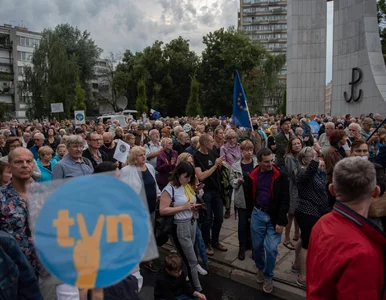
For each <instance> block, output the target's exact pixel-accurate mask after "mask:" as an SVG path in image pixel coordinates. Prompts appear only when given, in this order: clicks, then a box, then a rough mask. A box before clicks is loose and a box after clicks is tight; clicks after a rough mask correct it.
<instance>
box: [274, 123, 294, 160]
mask: <svg viewBox="0 0 386 300" xmlns="http://www.w3.org/2000/svg"><path fill="white" fill-rule="evenodd" d="M293 135H294V134H293V131H292V129H291V118H286V119H281V120H280V132H279V133H278V134H277V135H276V136H275V142H276V166H277V167H285V159H284V155H285V151H286V149H287V145H288V141H289V140H290V138H291V137H292V136H293Z"/></svg>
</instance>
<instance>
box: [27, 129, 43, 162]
mask: <svg viewBox="0 0 386 300" xmlns="http://www.w3.org/2000/svg"><path fill="white" fill-rule="evenodd" d="M33 141H34V145H33V146H32V147H31V149H30V150H31V152H32V154H33V156H34V159H35V160H37V159H38V158H39V155H38V150H39V148H40V147H43V145H44V135H43V134H42V133H40V132H38V133H35V134H34V136H33Z"/></svg>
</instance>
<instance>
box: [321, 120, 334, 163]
mask: <svg viewBox="0 0 386 300" xmlns="http://www.w3.org/2000/svg"><path fill="white" fill-rule="evenodd" d="M334 130H335V124H334V123H333V122H327V123H326V125H325V132H324V133H323V134H321V135H320V136H319V139H318V143H319V146H320V147H321V148H322V153H323V156H325V155H326V153H327V150H328V149H329V148H330V147H331V144H330V135H331V134H332V132H333V131H334Z"/></svg>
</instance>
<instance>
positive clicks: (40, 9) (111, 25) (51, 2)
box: [0, 0, 332, 81]
mask: <svg viewBox="0 0 386 300" xmlns="http://www.w3.org/2000/svg"><path fill="white" fill-rule="evenodd" d="M329 4H332V3H329ZM0 7H1V9H0V23H9V24H12V25H24V26H26V27H28V28H29V29H30V30H32V31H42V30H43V29H44V28H54V27H55V26H56V25H57V24H60V23H70V24H71V25H73V26H77V27H79V28H80V29H81V30H87V31H89V32H91V36H92V38H93V39H94V40H95V42H96V43H97V45H98V46H99V47H101V48H102V49H103V50H104V53H103V54H102V56H107V55H108V54H109V53H110V52H114V53H123V52H124V51H125V50H126V49H129V50H131V51H133V52H135V51H141V50H142V49H143V48H144V47H146V46H148V45H151V44H152V43H153V42H154V41H155V40H161V41H164V42H168V41H170V40H171V39H174V38H177V37H178V36H182V37H183V38H185V39H189V40H190V43H191V47H192V49H193V50H195V51H196V52H197V53H199V54H200V53H201V51H202V49H203V48H204V45H203V44H202V37H203V36H204V35H206V34H207V33H208V32H210V31H214V30H217V29H219V28H221V27H229V26H237V10H238V8H239V0H0ZM331 20H332V19H331ZM331 29H332V27H331ZM330 31H332V30H330ZM330 54H331V53H330ZM328 74H330V75H328ZM330 78H331V63H330V64H329V65H328V66H327V80H328V81H329V79H330Z"/></svg>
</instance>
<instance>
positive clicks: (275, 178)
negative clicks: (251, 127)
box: [247, 122, 289, 293]
mask: <svg viewBox="0 0 386 300" xmlns="http://www.w3.org/2000/svg"><path fill="white" fill-rule="evenodd" d="M285 126H289V122H288V125H287V124H286V125H285ZM257 160H258V164H259V166H258V167H257V168H256V169H254V170H253V171H252V172H251V173H250V174H249V178H250V179H251V180H252V185H251V186H252V191H251V194H252V197H251V198H250V199H249V201H248V203H247V208H248V210H249V212H251V233H252V246H253V256H254V260H255V264H256V267H257V269H258V272H257V278H256V280H257V282H258V283H264V284H263V290H264V292H266V293H271V292H272V290H273V283H272V278H273V276H274V273H273V269H274V268H275V265H276V256H277V252H278V251H277V246H278V245H279V243H280V242H281V236H282V232H283V229H284V227H285V226H286V225H287V224H288V220H287V213H288V208H289V185H288V177H287V175H286V174H285V173H284V172H282V171H280V170H279V169H277V168H276V167H274V166H273V156H272V151H271V150H269V149H267V148H264V149H261V150H260V151H259V153H258V154H257Z"/></svg>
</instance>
